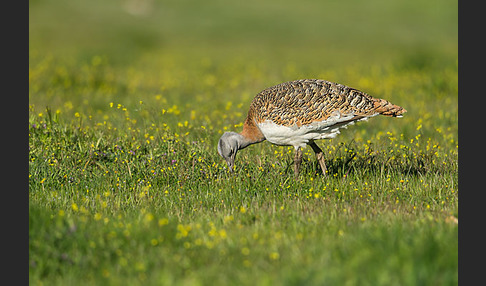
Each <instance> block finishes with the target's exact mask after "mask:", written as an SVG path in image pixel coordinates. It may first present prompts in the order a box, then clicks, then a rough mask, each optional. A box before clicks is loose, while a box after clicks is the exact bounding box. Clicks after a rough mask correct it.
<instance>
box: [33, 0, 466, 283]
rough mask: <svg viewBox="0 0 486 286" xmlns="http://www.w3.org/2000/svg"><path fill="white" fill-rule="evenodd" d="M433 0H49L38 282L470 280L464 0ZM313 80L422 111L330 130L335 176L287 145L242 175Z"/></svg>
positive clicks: (44, 5) (39, 135) (41, 25)
mask: <svg viewBox="0 0 486 286" xmlns="http://www.w3.org/2000/svg"><path fill="white" fill-rule="evenodd" d="M422 2H423V1H397V2H394V3H393V4H392V3H384V2H383V3H381V2H380V1H368V2H366V3H367V4H366V5H365V2H361V1H350V2H349V3H348V2H346V3H345V4H343V3H340V2H339V3H338V2H336V3H330V4H329V3H328V4H324V3H321V2H318V1H315V2H309V3H308V5H301V4H299V3H297V2H295V3H294V2H288V3H285V4H281V3H280V2H278V3H272V2H268V3H267V2H265V4H261V3H260V2H257V1H245V2H244V3H240V4H238V5H236V6H231V5H225V4H224V3H221V2H220V1H206V2H205V5H201V4H198V3H199V2H194V3H189V2H184V3H183V2H179V1H165V2H155V4H154V6H153V7H152V9H151V10H150V11H151V12H150V13H148V14H146V15H145V16H136V15H131V14H129V13H127V12H126V10H124V8H123V6H121V4H120V3H122V2H118V1H102V3H98V2H97V1H83V2H81V1H79V2H70V4H67V2H66V3H65V1H54V0H52V1H43V2H36V1H31V2H30V10H29V17H30V34H29V37H30V48H29V51H30V54H29V280H30V284H32V285H66V284H67V285H71V284H74V285H85V284H94V285H181V284H182V285H215V284H216V285H456V284H457V281H458V273H457V268H458V261H457V259H458V253H457V250H458V245H457V242H458V239H457V235H458V225H457V218H458V174H457V171H458V164H457V158H458V135H457V121H458V119H457V113H458V111H457V96H458V90H457V88H458V82H457V65H458V62H457V15H456V12H457V3H456V2H454V1H449V3H448V4H440V6H439V5H438V4H432V2H431V3H428V2H427V3H422ZM201 3H202V2H201ZM277 4H278V5H277ZM323 15H324V16H325V17H323ZM343 18H344V19H353V20H354V21H347V20H346V21H344V19H343ZM86 19H89V21H87V20H86ZM59 23H63V25H59ZM78 23H84V25H83V26H79V24H78ZM336 23H338V24H336ZM299 78H321V79H326V80H330V81H334V82H339V83H342V84H345V85H348V86H351V87H354V88H358V89H360V90H363V91H365V92H367V93H369V94H370V95H372V96H375V97H380V98H385V99H388V100H390V101H391V102H393V103H394V104H398V105H400V106H403V107H405V108H406V109H407V110H408V112H407V113H406V114H405V116H404V117H403V118H400V119H394V118H386V117H375V118H373V119H370V120H369V121H368V122H362V123H357V124H356V125H354V126H351V127H349V128H348V129H346V130H343V131H342V134H341V135H339V136H338V137H337V138H335V139H332V140H326V141H320V142H318V144H319V145H320V146H321V148H322V149H323V151H324V153H325V158H326V164H327V166H328V170H329V175H328V176H327V177H323V176H322V175H321V174H320V169H319V165H318V163H317V162H316V160H315V156H314V154H313V152H312V150H311V149H310V148H306V149H305V150H304V160H303V165H302V170H301V174H300V176H299V177H298V178H297V179H295V178H294V176H293V168H292V161H293V148H292V147H283V146H274V145H271V144H270V143H268V142H264V143H261V144H257V145H253V146H250V147H248V148H246V149H245V150H242V151H240V152H239V153H238V155H237V158H236V164H235V171H236V174H234V175H231V174H228V173H227V169H226V164H225V162H224V160H223V159H222V158H221V157H220V156H219V155H218V153H217V151H216V144H217V141H218V139H219V137H220V136H221V134H222V133H223V132H224V131H228V130H235V131H241V128H242V125H241V123H242V122H243V120H244V118H245V116H246V112H247V109H248V106H249V104H250V101H251V99H252V98H253V96H254V95H256V93H258V92H259V91H261V90H262V89H264V88H266V87H269V86H271V85H274V84H278V83H281V82H284V81H288V80H294V79H299Z"/></svg>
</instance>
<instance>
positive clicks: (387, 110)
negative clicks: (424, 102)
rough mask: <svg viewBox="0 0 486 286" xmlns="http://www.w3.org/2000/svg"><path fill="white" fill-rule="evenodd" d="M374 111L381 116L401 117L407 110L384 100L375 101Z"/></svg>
mask: <svg viewBox="0 0 486 286" xmlns="http://www.w3.org/2000/svg"><path fill="white" fill-rule="evenodd" d="M374 105H375V111H376V112H378V113H379V114H381V115H385V116H392V117H402V116H403V115H402V114H403V113H405V112H407V110H406V109H405V108H403V107H401V106H398V105H395V104H393V103H391V102H389V101H387V100H384V99H376V100H375V102H374Z"/></svg>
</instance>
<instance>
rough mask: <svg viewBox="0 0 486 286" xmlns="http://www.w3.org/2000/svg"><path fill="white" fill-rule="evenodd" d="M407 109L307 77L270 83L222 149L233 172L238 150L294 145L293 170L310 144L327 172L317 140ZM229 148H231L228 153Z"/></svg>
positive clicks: (221, 143)
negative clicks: (267, 144) (262, 144)
mask: <svg viewBox="0 0 486 286" xmlns="http://www.w3.org/2000/svg"><path fill="white" fill-rule="evenodd" d="M405 112H406V110H405V109H404V108H402V107H400V106H398V105H394V104H392V103H390V102H388V101H387V100H384V99H377V98H373V97H371V96H369V95H368V94H366V93H364V92H362V91H359V90H357V89H354V88H350V87H347V86H344V85H341V84H337V83H332V82H328V81H325V80H318V79H303V80H296V81H291V82H286V83H282V84H278V85H276V86H273V87H269V88H267V89H265V90H263V91H261V92H260V93H259V94H257V95H256V96H255V98H254V99H253V101H252V102H251V104H250V108H249V110H248V115H247V118H246V120H245V123H244V125H243V131H242V132H241V133H235V132H226V133H225V134H223V136H222V137H221V139H220V141H219V143H218V152H219V153H220V155H221V156H223V158H225V159H226V161H227V163H228V166H229V168H230V170H231V171H232V168H233V164H234V157H235V155H236V152H237V151H238V150H240V149H243V148H245V147H247V146H248V145H250V144H254V143H258V142H262V141H263V140H265V139H266V140H268V141H270V142H271V143H274V144H278V145H292V146H294V147H295V149H296V154H295V158H294V161H295V166H294V171H295V174H296V175H297V174H298V172H299V167H300V161H301V159H302V151H301V148H303V147H305V146H306V144H309V145H310V146H311V147H312V149H313V150H314V152H316V156H317V158H318V160H319V163H320V165H321V168H322V171H323V173H324V174H325V172H326V167H325V163H324V156H323V154H322V151H321V149H320V148H319V147H318V146H317V144H316V143H315V142H314V140H318V139H324V138H333V137H335V136H336V135H337V134H339V128H342V127H345V126H347V125H349V124H353V123H354V121H358V120H366V119H367V118H368V117H371V116H375V115H378V114H381V115H385V116H393V117H401V116H402V114H403V113H405ZM230 151H231V152H230Z"/></svg>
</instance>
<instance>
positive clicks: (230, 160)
mask: <svg viewBox="0 0 486 286" xmlns="http://www.w3.org/2000/svg"><path fill="white" fill-rule="evenodd" d="M240 137H241V135H240V134H238V133H236V132H225V133H224V134H223V136H221V138H220V139H219V142H218V153H219V155H221V157H223V158H224V159H225V160H226V163H227V164H228V169H229V171H230V172H231V173H233V166H234V164H235V157H236V152H238V149H239V145H240V144H239V142H240V141H241V138H240Z"/></svg>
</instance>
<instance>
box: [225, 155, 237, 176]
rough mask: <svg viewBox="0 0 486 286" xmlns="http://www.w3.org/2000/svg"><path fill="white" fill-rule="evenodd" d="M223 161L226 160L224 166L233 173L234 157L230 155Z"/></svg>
mask: <svg viewBox="0 0 486 286" xmlns="http://www.w3.org/2000/svg"><path fill="white" fill-rule="evenodd" d="M225 160H226V164H228V169H229V171H230V173H233V166H234V165H235V156H234V155H232V156H230V157H228V158H225Z"/></svg>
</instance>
